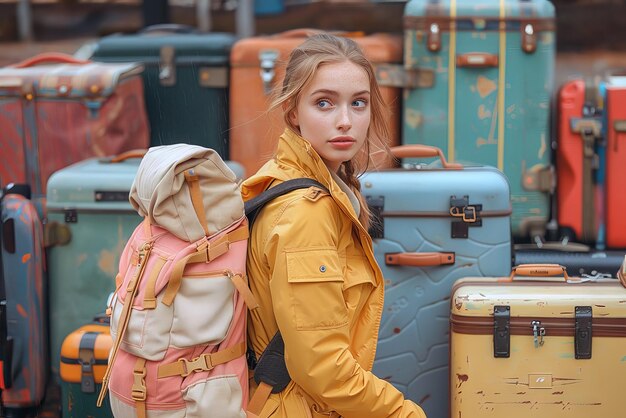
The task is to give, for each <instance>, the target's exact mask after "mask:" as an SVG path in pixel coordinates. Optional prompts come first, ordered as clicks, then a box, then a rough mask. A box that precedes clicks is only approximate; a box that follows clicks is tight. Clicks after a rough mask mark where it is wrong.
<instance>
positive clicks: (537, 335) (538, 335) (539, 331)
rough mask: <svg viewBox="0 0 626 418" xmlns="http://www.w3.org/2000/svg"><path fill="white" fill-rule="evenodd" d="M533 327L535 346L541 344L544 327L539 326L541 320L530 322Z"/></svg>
mask: <svg viewBox="0 0 626 418" xmlns="http://www.w3.org/2000/svg"><path fill="white" fill-rule="evenodd" d="M530 325H532V327H533V341H534V342H535V348H539V347H542V346H543V343H544V341H543V337H544V335H546V329H545V328H544V327H542V326H541V321H532V322H531V323H530Z"/></svg>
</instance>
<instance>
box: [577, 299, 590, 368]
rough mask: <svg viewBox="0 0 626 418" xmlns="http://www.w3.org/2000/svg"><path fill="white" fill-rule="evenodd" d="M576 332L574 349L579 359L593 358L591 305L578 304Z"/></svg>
mask: <svg viewBox="0 0 626 418" xmlns="http://www.w3.org/2000/svg"><path fill="white" fill-rule="evenodd" d="M574 315H575V317H576V325H575V327H576V332H575V333H574V351H575V358H577V359H590V358H591V339H592V338H591V337H592V332H591V331H592V321H593V319H592V318H593V312H592V308H591V306H576V308H575V310H574Z"/></svg>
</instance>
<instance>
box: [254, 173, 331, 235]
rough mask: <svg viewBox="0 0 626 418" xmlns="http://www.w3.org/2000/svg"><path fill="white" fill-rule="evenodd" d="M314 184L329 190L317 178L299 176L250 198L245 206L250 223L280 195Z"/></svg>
mask: <svg viewBox="0 0 626 418" xmlns="http://www.w3.org/2000/svg"><path fill="white" fill-rule="evenodd" d="M312 186H314V187H319V188H320V189H322V190H325V191H327V192H328V189H327V188H326V186H324V185H323V184H322V183H320V182H319V181H317V180H313V179H309V178H299V179H292V180H286V181H284V182H282V183H280V184H278V185H276V186H274V187H272V188H270V189H267V190H266V191H264V192H263V193H261V194H260V195H258V196H256V197H254V198H252V199H250V200H248V201H247V202H246V203H245V206H244V207H245V211H246V216H247V217H248V223H249V225H250V226H252V224H253V223H254V220H255V219H256V217H257V215H258V214H259V212H260V211H261V209H263V206H265V205H266V204H267V203H269V202H271V201H272V200H274V199H276V198H277V197H278V196H282V195H284V194H287V193H289V192H292V191H294V190H298V189H307V188H309V187H312Z"/></svg>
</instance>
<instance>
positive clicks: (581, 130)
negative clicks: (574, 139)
mask: <svg viewBox="0 0 626 418" xmlns="http://www.w3.org/2000/svg"><path fill="white" fill-rule="evenodd" d="M570 129H571V130H572V132H574V133H576V134H580V136H581V137H582V139H583V147H584V149H583V153H584V156H585V158H593V157H594V155H595V142H596V138H600V137H601V136H602V121H601V120H600V118H571V120H570Z"/></svg>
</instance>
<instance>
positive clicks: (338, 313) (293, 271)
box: [285, 248, 348, 330]
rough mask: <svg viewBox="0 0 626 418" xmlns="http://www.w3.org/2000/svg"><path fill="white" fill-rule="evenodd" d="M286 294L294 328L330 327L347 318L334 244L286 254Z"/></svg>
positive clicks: (346, 320)
mask: <svg viewBox="0 0 626 418" xmlns="http://www.w3.org/2000/svg"><path fill="white" fill-rule="evenodd" d="M285 255H286V261H287V281H288V282H289V294H290V295H289V296H290V299H291V308H292V309H293V313H294V317H295V323H296V327H297V329H300V330H311V329H331V328H338V327H341V326H344V325H345V324H346V323H347V322H348V312H347V309H346V304H345V302H344V299H343V293H342V287H343V283H344V277H343V275H342V269H341V263H340V259H339V255H338V254H337V250H336V249H335V248H316V249H306V250H298V251H289V252H287V253H286V254H285Z"/></svg>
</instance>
